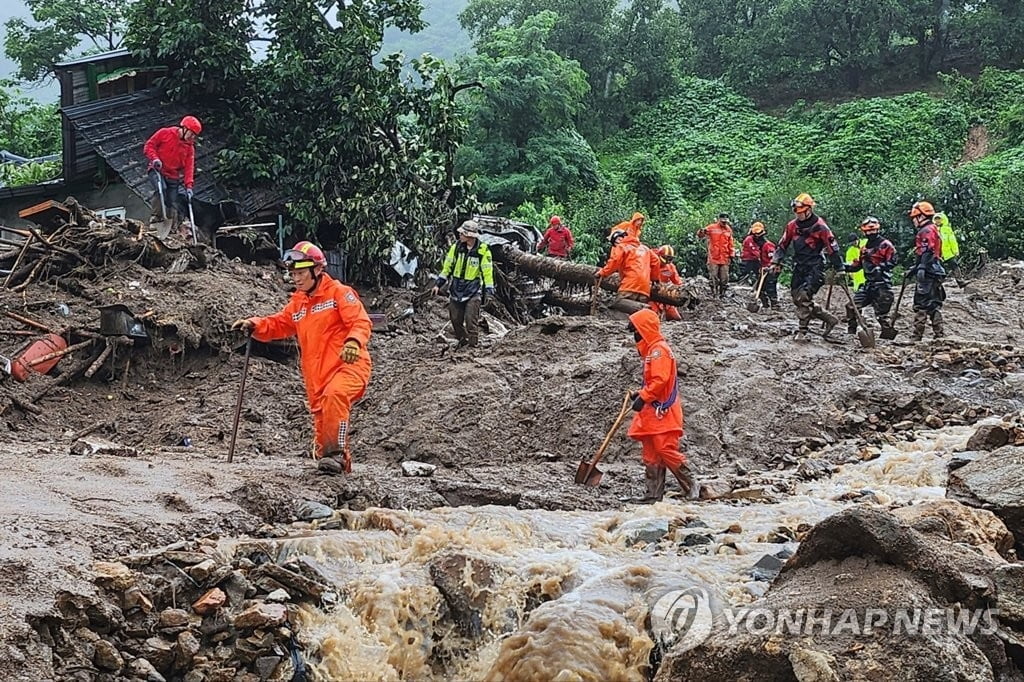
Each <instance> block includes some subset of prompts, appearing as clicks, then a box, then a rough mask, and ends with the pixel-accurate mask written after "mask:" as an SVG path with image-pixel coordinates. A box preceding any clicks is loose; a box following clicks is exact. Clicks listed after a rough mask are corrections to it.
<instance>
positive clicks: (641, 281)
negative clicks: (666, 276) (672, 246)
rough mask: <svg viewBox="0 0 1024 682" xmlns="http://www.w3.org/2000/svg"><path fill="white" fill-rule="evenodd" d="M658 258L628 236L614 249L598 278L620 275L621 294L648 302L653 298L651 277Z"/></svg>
mask: <svg viewBox="0 0 1024 682" xmlns="http://www.w3.org/2000/svg"><path fill="white" fill-rule="evenodd" d="M657 261H658V256H657V254H656V253H654V251H653V250H652V249H651V248H650V247H649V246H646V245H644V244H641V243H640V240H639V239H637V238H636V237H633V236H626V237H623V238H622V239H621V240H619V243H618V244H616V245H615V246H613V247H612V252H611V254H609V256H608V262H607V263H605V264H604V267H603V268H601V269H600V270H598V271H597V276H598V277H608V276H609V275H613V274H615V273H616V272H617V273H619V276H620V278H621V279H620V281H619V294H634V295H635V297H636V298H641V299H642V300H644V301H647V300H648V299H649V298H650V297H651V275H652V274H653V272H654V271H655V270H654V268H655V263H657Z"/></svg>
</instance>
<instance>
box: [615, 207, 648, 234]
mask: <svg viewBox="0 0 1024 682" xmlns="http://www.w3.org/2000/svg"><path fill="white" fill-rule="evenodd" d="M644 221H645V218H644V214H643V213H640V212H639V211H638V212H636V213H634V214H633V217H632V218H630V219H629V220H623V221H622V222H621V223H619V224H618V225H616V226H615V227H613V228H612V229H611V232H609V233H608V235H609V238H610V237H611V234H612V233H614V232H618V231H619V230H622V231H623V232H625V233H626V234H627V235H628V236H630V237H636V238H637V240H639V239H640V233H641V232H643V229H644Z"/></svg>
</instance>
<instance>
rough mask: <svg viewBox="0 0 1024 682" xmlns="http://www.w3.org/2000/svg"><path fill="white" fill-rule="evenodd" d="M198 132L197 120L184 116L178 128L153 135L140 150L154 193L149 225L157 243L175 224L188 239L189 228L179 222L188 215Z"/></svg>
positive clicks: (199, 128) (200, 130) (161, 130)
mask: <svg viewBox="0 0 1024 682" xmlns="http://www.w3.org/2000/svg"><path fill="white" fill-rule="evenodd" d="M202 131H203V126H202V124H201V123H200V122H199V119H198V118H196V117H195V116H186V117H185V118H183V119H181V123H179V124H178V125H176V126H168V127H166V128H161V129H160V130H158V131H156V132H155V133H153V135H152V136H150V138H149V139H148V140H146V144H145V146H143V148H142V152H143V153H144V154H145V155H146V158H147V159H148V160H149V168H148V169H147V174H148V176H149V181H150V182H151V183H152V184H153V189H154V190H155V194H154V195H153V200H152V216H151V218H150V223H151V224H152V225H153V226H154V227H155V229H156V231H157V236H159V237H160V238H161V239H163V238H164V237H166V236H167V234H168V233H169V232H170V230H171V227H172V226H173V225H174V224H175V223H177V224H178V225H179V226H180V227H181V228H183V230H182V231H183V237H188V234H189V231H190V229H189V228H190V225H188V224H187V221H182V220H181V218H183V217H184V216H187V215H189V210H188V207H189V203H190V202H191V201H192V185H193V184H194V182H195V172H196V151H195V142H196V138H197V137H198V136H199V133H201V132H202Z"/></svg>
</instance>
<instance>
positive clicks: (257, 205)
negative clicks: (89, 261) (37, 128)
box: [61, 89, 283, 217]
mask: <svg viewBox="0 0 1024 682" xmlns="http://www.w3.org/2000/svg"><path fill="white" fill-rule="evenodd" d="M61 111H62V112H63V114H64V116H66V117H67V119H68V121H69V122H70V123H71V125H72V126H74V128H75V129H76V130H77V131H78V132H79V133H80V134H81V135H82V137H84V138H85V139H86V140H87V141H88V142H89V144H91V145H92V146H93V147H94V148H95V149H96V151H97V152H98V153H99V155H100V156H102V157H103V158H104V159H105V160H106V162H107V163H108V164H109V165H110V167H111V168H113V169H114V170H115V171H116V172H117V174H118V175H120V176H121V179H122V180H124V182H125V184H126V185H128V187H130V188H131V189H132V191H133V192H135V193H136V194H138V195H139V196H140V197H141V198H142V199H143V201H149V198H150V196H152V193H153V189H152V185H150V183H149V180H148V179H147V177H146V165H147V161H146V157H145V156H144V155H143V154H142V146H143V145H144V144H145V143H146V140H147V139H149V136H150V135H152V134H153V133H154V132H156V130H157V129H159V128H163V127H165V126H169V125H175V124H176V123H177V122H178V121H180V120H181V119H182V117H183V116H185V115H187V114H188V113H189V112H188V111H187V110H186V109H185V108H184V107H182V106H181V105H178V104H167V103H162V102H161V101H160V96H159V92H158V91H156V90H153V89H150V90H143V91H141V92H136V93H132V94H130V95H122V96H120V97H111V98H108V99H101V100H98V101H95V102H87V103H84V104H77V105H74V106H70V107H64V108H63V109H61ZM225 144H226V135H225V134H224V133H222V132H221V131H218V130H215V129H211V128H210V127H209V126H206V125H204V126H203V134H202V136H201V137H200V138H199V143H198V144H197V145H196V181H195V187H194V190H195V198H196V199H197V200H198V201H202V202H204V203H207V204H212V205H215V206H216V205H219V204H221V203H225V202H229V203H234V204H236V205H237V207H238V209H239V211H240V213H241V214H242V217H247V216H251V215H253V214H255V213H258V212H259V211H260V210H261V209H264V208H266V207H268V206H272V205H274V204H277V203H281V202H282V201H283V197H281V196H280V195H279V194H277V193H275V192H272V191H269V190H252V191H248V190H246V191H241V190H228V189H226V188H224V187H223V186H222V185H221V184H220V183H217V182H215V180H214V175H213V169H214V167H215V166H216V165H217V160H216V157H217V152H219V151H220V150H221V149H223V148H224V146H225Z"/></svg>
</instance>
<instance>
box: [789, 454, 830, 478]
mask: <svg viewBox="0 0 1024 682" xmlns="http://www.w3.org/2000/svg"><path fill="white" fill-rule="evenodd" d="M831 473H832V463H831V462H829V461H828V460H824V459H815V458H813V457H808V458H807V459H804V460H802V461H801V462H800V465H799V466H798V467H797V468H796V475H797V476H799V477H800V478H802V479H804V480H805V481H814V480H817V479H819V478H824V477H825V476H828V475H829V474H831Z"/></svg>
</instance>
